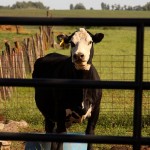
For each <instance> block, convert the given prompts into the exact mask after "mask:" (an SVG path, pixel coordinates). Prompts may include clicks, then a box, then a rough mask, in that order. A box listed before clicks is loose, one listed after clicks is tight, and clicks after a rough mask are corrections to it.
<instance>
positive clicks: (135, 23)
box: [0, 17, 150, 150]
mask: <svg viewBox="0 0 150 150" xmlns="http://www.w3.org/2000/svg"><path fill="white" fill-rule="evenodd" d="M0 24H1V25H2V24H9V25H55V26H60V25H61V26H77V25H78V26H81V25H82V26H127V27H135V28H136V58H135V62H136V63H135V64H136V66H135V81H133V82H126V81H124V82H121V81H120V82H119V81H82V80H75V81H74V80H43V79H34V80H33V79H0V85H1V86H41V85H45V86H55V87H58V86H59V85H61V86H64V87H69V86H72V87H79V86H80V87H81V86H82V87H91V88H103V89H104V88H105V89H132V90H134V92H135V94H134V121H133V122H134V123H133V136H131V137H127V136H92V135H88V136H87V135H84V136H81V135H63V134H62V135H59V136H58V134H46V135H44V134H31V133H30V134H29V133H0V140H26V141H28V140H30V141H31V140H33V141H40V140H42V141H61V142H62V141H65V142H89V143H91V142H92V143H104V144H131V145H133V149H134V150H140V147H141V145H148V144H150V137H147V138H144V137H142V136H141V130H142V129H141V122H142V93H143V90H144V89H150V82H143V54H144V49H143V47H144V28H145V27H146V26H150V19H147V18H141V19H138V18H130V19H128V18H125V19H124V18H47V17H45V18H43V17H0Z"/></svg>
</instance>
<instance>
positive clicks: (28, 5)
mask: <svg viewBox="0 0 150 150" xmlns="http://www.w3.org/2000/svg"><path fill="white" fill-rule="evenodd" d="M2 8H12V9H26V8H36V9H49V7H46V6H44V5H43V3H42V2H32V1H28V2H25V1H23V2H16V3H15V4H13V5H12V6H11V7H10V6H6V7H3V6H2Z"/></svg>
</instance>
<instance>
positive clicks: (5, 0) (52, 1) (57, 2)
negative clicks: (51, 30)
mask: <svg viewBox="0 0 150 150" xmlns="http://www.w3.org/2000/svg"><path fill="white" fill-rule="evenodd" d="M16 1H18V2H20V1H33V2H42V3H43V4H44V5H45V6H47V7H50V9H69V8H70V4H73V5H75V4H77V3H82V4H83V5H84V6H85V7H86V9H90V8H91V7H92V8H93V9H100V6H101V3H102V2H104V3H107V4H109V5H112V4H120V5H121V6H123V5H127V6H128V5H130V6H135V5H144V4H146V3H147V2H150V0H0V5H3V6H7V5H10V6H11V5H12V4H14V3H16Z"/></svg>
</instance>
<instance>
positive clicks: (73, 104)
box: [33, 47, 102, 150]
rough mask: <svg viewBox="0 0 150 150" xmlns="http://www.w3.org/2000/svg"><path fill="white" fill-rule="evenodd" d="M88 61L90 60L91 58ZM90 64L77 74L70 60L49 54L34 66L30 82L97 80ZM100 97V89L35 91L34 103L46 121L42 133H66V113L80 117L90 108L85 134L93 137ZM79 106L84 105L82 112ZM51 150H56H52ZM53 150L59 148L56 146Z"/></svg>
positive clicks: (51, 88)
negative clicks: (70, 112) (35, 80)
mask: <svg viewBox="0 0 150 150" xmlns="http://www.w3.org/2000/svg"><path fill="white" fill-rule="evenodd" d="M92 49H93V47H92ZM91 57H93V54H92V56H91ZM91 60H92V58H90V61H91ZM90 63H91V67H90V69H89V70H77V69H76V68H75V66H74V64H73V63H72V60H71V57H68V56H64V55H61V54H57V53H51V54H48V55H46V56H45V57H42V58H39V59H38V60H37V61H36V62H35V65H34V72H33V78H48V79H88V80H100V78H99V75H98V73H97V71H96V69H95V67H94V66H93V65H92V62H90ZM101 96H102V92H101V89H83V88H66V89H64V88H61V87H60V88H53V87H35V101H36V104H37V107H38V109H39V110H40V111H41V113H42V114H43V116H44V117H45V130H46V132H49V133H52V132H54V130H55V127H56V130H55V131H56V132H58V133H62V132H66V126H65V122H66V109H71V110H73V111H75V112H77V113H78V114H79V115H80V116H82V115H85V113H86V112H87V110H88V109H89V107H90V105H92V112H91V117H90V118H88V125H87V128H86V131H85V132H86V134H94V129H95V126H96V123H97V119H98V116H99V110H100V100H101ZM82 102H84V109H83V107H82ZM55 123H56V124H55ZM53 149H55V148H54V147H53ZM56 149H58V150H59V149H61V148H60V147H59V146H58V147H56ZM91 149H92V147H91V144H89V145H88V150H91Z"/></svg>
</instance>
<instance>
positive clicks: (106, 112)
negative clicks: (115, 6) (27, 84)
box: [0, 11, 150, 149]
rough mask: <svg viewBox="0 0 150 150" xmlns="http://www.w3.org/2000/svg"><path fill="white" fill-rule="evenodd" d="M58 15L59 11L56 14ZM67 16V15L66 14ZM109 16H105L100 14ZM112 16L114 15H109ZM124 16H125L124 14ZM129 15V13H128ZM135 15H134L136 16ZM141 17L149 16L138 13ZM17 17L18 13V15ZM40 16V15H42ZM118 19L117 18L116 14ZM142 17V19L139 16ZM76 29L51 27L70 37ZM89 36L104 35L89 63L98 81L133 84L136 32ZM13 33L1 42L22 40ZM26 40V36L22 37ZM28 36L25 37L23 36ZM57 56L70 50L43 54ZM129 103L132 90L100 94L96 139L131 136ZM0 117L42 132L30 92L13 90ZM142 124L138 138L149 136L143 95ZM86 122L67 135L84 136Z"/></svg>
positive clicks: (149, 74) (149, 95)
mask: <svg viewBox="0 0 150 150" xmlns="http://www.w3.org/2000/svg"><path fill="white" fill-rule="evenodd" d="M58 12H59V11H58ZM66 12H67V11H66ZM104 13H109V12H104ZM113 13H116V12H113ZM124 13H127V12H124ZM128 13H129V12H128ZM136 13H138V12H136ZM143 13H149V12H141V15H143ZM20 14H21V13H20ZM43 14H44V12H43ZM118 16H119V14H118ZM143 16H144V15H143ZM75 28H76V27H74V28H73V27H66V28H64V27H54V33H58V32H62V31H63V32H64V33H67V34H70V33H72V32H73V31H74V30H75ZM89 30H90V31H91V32H92V33H96V32H102V33H104V34H105V37H104V39H103V41H102V42H101V43H99V44H96V45H95V56H94V59H93V63H94V65H95V66H96V69H97V70H98V72H99V74H100V76H101V79H102V80H114V81H115V80H119V81H134V72H135V69H134V67H135V49H136V46H135V45H136V41H135V36H136V30H135V28H125V27H124V28H120V27H119V28H118V27H116V28H108V27H107V28H102V27H101V28H98V27H96V28H94V27H92V28H90V29H89ZM21 36H24V35H18V37H17V36H16V34H14V33H4V34H3V35H2V34H0V39H1V41H2V40H3V38H4V37H5V38H8V39H9V40H12V39H14V38H22V37H21ZM25 36H26V35H25ZM27 36H28V35H27ZM149 36H150V30H149V28H146V29H145V44H144V54H145V57H144V80H145V81H150V71H149V70H150V69H149V66H150V59H149V58H150V57H149V55H150V51H149V50H150V45H149ZM49 52H58V53H62V54H66V55H69V54H70V50H69V49H65V50H57V49H50V50H49V51H46V53H49ZM133 103H134V91H132V90H103V98H102V102H101V111H100V116H99V120H98V123H97V128H96V135H119V136H132V134H133V127H132V125H133ZM1 106H2V107H1V108H2V109H1V113H3V114H4V115H5V116H6V118H7V119H8V120H9V119H13V120H22V119H24V120H26V121H27V122H28V123H29V124H30V129H29V130H30V131H31V132H32V131H34V130H35V129H37V130H38V131H42V132H43V131H44V130H43V117H42V115H41V114H40V112H39V111H38V110H37V108H36V105H35V102H34V90H33V89H32V88H16V92H14V94H13V96H12V99H10V100H6V101H1ZM142 107H143V112H142V114H143V116H142V117H143V120H142V122H143V123H142V127H143V128H142V136H150V119H149V118H150V116H149V114H150V109H149V108H150V92H149V91H144V92H143V105H142ZM85 127H86V122H84V123H83V124H82V125H77V124H76V125H74V126H72V127H71V128H70V129H69V131H70V132H84V130H85ZM106 147H108V148H110V146H106V145H96V148H97V149H103V148H106Z"/></svg>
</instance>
